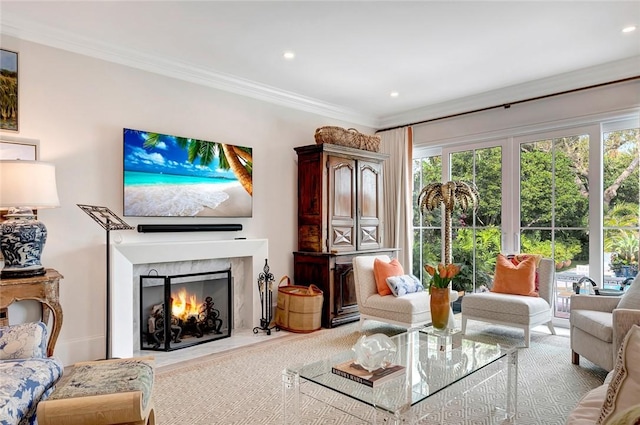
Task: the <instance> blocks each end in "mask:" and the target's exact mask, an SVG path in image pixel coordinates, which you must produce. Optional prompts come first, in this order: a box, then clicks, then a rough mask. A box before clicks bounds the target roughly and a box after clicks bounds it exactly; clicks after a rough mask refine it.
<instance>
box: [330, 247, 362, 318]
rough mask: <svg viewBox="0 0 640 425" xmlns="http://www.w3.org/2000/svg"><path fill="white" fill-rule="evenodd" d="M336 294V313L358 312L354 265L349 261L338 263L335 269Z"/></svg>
mask: <svg viewBox="0 0 640 425" xmlns="http://www.w3.org/2000/svg"><path fill="white" fill-rule="evenodd" d="M350 259H351V258H349V259H348V260H350ZM334 282H335V291H336V293H335V296H334V298H333V301H334V303H335V305H334V311H335V314H336V315H338V316H339V315H344V314H349V313H357V312H358V300H357V298H356V287H355V281H354V279H353V265H352V264H351V263H350V262H349V263H344V264H340V263H337V264H336V266H335V271H334Z"/></svg>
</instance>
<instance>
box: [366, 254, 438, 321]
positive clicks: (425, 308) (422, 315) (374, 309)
mask: <svg viewBox="0 0 640 425" xmlns="http://www.w3.org/2000/svg"><path fill="white" fill-rule="evenodd" d="M376 258H378V259H380V260H382V261H384V262H386V263H388V262H389V261H390V259H389V257H388V256H387V255H361V256H357V257H354V258H353V278H354V281H355V287H356V300H357V302H358V310H359V311H360V329H362V325H363V323H364V321H365V320H378V321H381V322H386V323H391V324H394V325H399V326H403V327H405V328H417V327H420V326H424V325H426V324H428V323H429V322H431V309H430V307H429V293H428V292H427V291H422V292H415V293H411V294H406V295H403V296H401V297H395V296H393V295H384V296H383V295H380V294H378V288H377V285H376V280H375V275H374V273H373V263H374V261H375V259H376Z"/></svg>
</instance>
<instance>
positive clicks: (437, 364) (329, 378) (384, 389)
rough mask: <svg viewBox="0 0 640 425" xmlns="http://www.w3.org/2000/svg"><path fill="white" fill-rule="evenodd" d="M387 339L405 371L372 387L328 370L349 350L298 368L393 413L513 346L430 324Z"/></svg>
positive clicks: (334, 388) (330, 386)
mask: <svg viewBox="0 0 640 425" xmlns="http://www.w3.org/2000/svg"><path fill="white" fill-rule="evenodd" d="M391 340H392V341H393V342H394V343H395V344H396V347H397V353H396V357H395V359H394V360H393V363H396V364H400V365H402V366H405V372H404V373H402V374H399V375H398V376H396V377H394V378H392V379H390V380H387V381H385V382H384V383H381V384H376V385H375V386H374V387H368V386H366V385H363V384H361V383H358V382H354V381H352V380H350V379H349V378H344V377H342V376H339V375H337V374H335V373H332V370H331V369H332V367H333V366H335V365H337V364H339V363H342V362H345V361H348V360H349V359H353V358H354V353H353V351H351V350H349V351H345V352H342V353H340V354H338V355H335V356H331V357H329V358H327V359H324V360H322V361H318V362H314V363H310V364H307V365H304V366H302V367H300V368H299V369H298V370H297V372H298V374H299V376H300V378H302V379H303V380H307V381H310V382H313V383H315V384H318V385H320V386H323V387H325V388H328V389H331V390H332V391H336V392H338V393H340V394H343V395H345V396H347V397H350V398H353V399H356V400H358V401H360V402H363V403H366V404H369V405H371V406H374V407H376V408H378V409H383V410H386V411H388V412H391V413H396V412H400V411H403V410H406V409H407V408H408V407H410V406H413V405H415V404H417V403H420V402H421V401H424V400H425V399H428V398H430V397H432V396H434V395H436V394H438V393H440V392H442V391H443V390H446V389H447V388H449V387H450V386H452V385H454V384H457V383H459V382H461V381H463V380H465V379H466V378H468V377H469V376H471V375H473V374H475V373H476V372H478V371H481V370H483V369H485V368H486V367H487V366H489V365H492V364H494V363H496V362H500V361H502V360H504V359H505V357H506V356H507V354H508V353H509V352H510V351H512V350H514V349H513V348H511V347H502V346H500V345H497V344H487V343H482V342H477V341H473V340H470V339H466V338H464V336H463V335H462V334H460V333H459V332H452V333H437V332H434V331H433V329H432V328H424V329H422V330H420V331H410V332H406V333H402V334H399V335H396V336H393V337H391Z"/></svg>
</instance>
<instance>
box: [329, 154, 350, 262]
mask: <svg viewBox="0 0 640 425" xmlns="http://www.w3.org/2000/svg"><path fill="white" fill-rule="evenodd" d="M327 168H328V171H329V209H328V210H329V239H330V240H329V243H330V247H329V250H340V251H346V250H349V251H351V250H355V247H356V238H355V223H356V218H355V217H356V196H355V188H356V169H355V161H354V160H352V159H347V158H342V157H337V156H328V157H327Z"/></svg>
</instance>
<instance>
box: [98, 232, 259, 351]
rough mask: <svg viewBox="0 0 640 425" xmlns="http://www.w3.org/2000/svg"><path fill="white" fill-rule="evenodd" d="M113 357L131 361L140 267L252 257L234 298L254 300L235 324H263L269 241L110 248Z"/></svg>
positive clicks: (240, 311)
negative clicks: (260, 284) (262, 279)
mask: <svg viewBox="0 0 640 425" xmlns="http://www.w3.org/2000/svg"><path fill="white" fill-rule="evenodd" d="M111 253H112V255H111V303H110V305H111V356H112V357H121V358H126V357H132V356H133V352H134V343H133V341H134V338H135V335H134V333H133V332H134V331H133V326H132V323H133V322H134V317H133V315H134V309H133V308H132V306H133V303H134V292H135V291H136V290H137V282H134V273H133V268H134V266H135V265H137V264H148V263H169V262H178V261H193V260H208V259H217V258H242V257H250V261H246V262H245V271H244V277H245V278H244V281H243V282H234V289H233V290H234V293H235V295H234V296H237V297H241V298H242V299H244V300H251V301H252V302H251V303H247V304H246V305H244V306H241V307H240V309H239V311H237V312H234V314H235V315H237V316H239V317H236V318H235V319H234V323H235V324H236V326H237V324H238V323H240V324H241V326H242V327H244V328H253V327H254V326H258V325H259V324H260V315H261V305H260V294H259V293H258V289H257V279H258V274H259V273H260V272H261V271H262V270H263V267H264V264H265V259H267V258H269V246H268V241H267V239H233V240H215V241H193V242H153V243H127V244H114V245H112V246H111ZM232 332H233V331H232Z"/></svg>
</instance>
